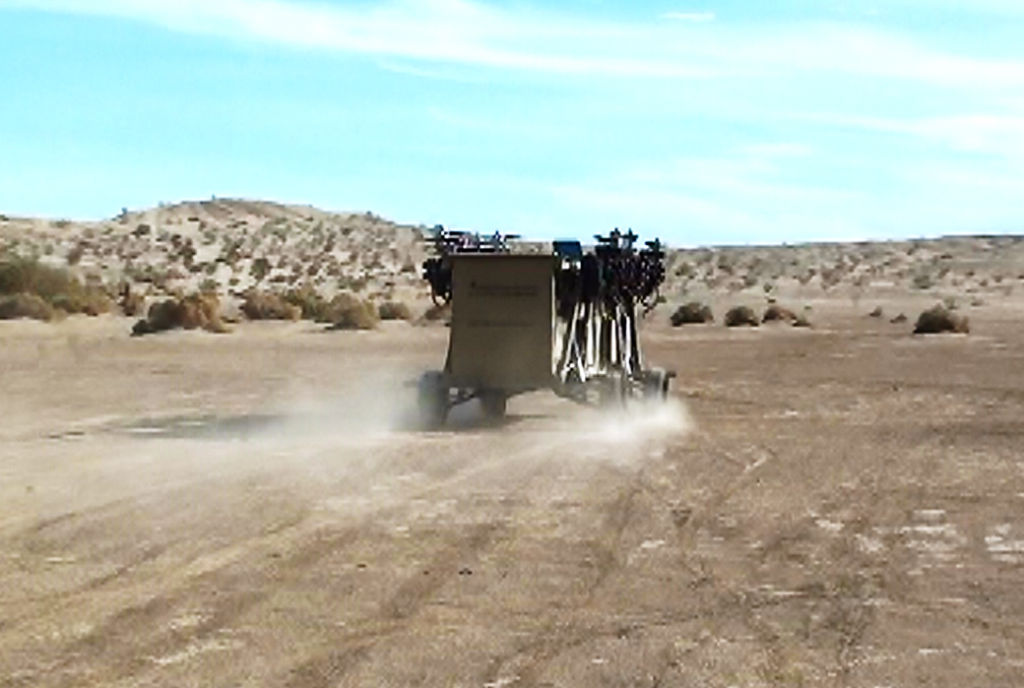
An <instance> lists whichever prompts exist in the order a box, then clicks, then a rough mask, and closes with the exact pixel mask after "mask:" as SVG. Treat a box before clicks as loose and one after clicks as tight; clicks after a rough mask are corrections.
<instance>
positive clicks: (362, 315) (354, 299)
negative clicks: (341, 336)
mask: <svg viewBox="0 0 1024 688" xmlns="http://www.w3.org/2000/svg"><path fill="white" fill-rule="evenodd" d="M328 318H329V322H330V323H331V329H334V330H372V329H373V328H375V327H376V326H377V322H378V321H379V320H380V317H379V315H378V314H377V309H376V308H375V307H374V305H373V304H372V303H370V302H369V301H364V300H362V299H360V298H359V297H358V296H355V295H353V294H348V293H345V292H342V293H341V294H338V295H337V296H335V297H334V298H333V299H331V303H330V306H329V312H328Z"/></svg>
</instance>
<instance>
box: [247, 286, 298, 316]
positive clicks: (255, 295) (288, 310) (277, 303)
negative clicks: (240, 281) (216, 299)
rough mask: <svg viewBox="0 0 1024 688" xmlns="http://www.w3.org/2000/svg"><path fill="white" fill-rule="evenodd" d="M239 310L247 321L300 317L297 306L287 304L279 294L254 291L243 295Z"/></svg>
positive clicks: (251, 290)
mask: <svg viewBox="0 0 1024 688" xmlns="http://www.w3.org/2000/svg"><path fill="white" fill-rule="evenodd" d="M241 310H242V313H244V314H245V317H247V318H248V319H249V320H298V319H299V317H300V316H301V315H302V309H301V308H300V307H299V306H296V305H294V304H291V303H288V301H286V300H285V299H284V297H283V296H281V295H280V294H275V293H273V292H266V291H257V290H255V289H250V290H249V291H247V292H246V293H245V299H244V301H243V302H242V306H241Z"/></svg>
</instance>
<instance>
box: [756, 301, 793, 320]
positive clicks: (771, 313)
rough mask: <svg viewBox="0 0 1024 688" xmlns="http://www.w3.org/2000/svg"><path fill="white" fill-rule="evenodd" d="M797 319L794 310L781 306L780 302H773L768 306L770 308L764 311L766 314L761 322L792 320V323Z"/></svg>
mask: <svg viewBox="0 0 1024 688" xmlns="http://www.w3.org/2000/svg"><path fill="white" fill-rule="evenodd" d="M796 321H797V316H796V313H794V312H793V311H791V310H789V309H788V308H783V307H782V306H780V305H778V304H775V303H773V304H771V305H770V306H768V308H767V309H766V310H765V312H764V316H763V317H762V318H761V322H766V323H768V322H791V323H795V322H796Z"/></svg>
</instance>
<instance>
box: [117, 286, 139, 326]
mask: <svg viewBox="0 0 1024 688" xmlns="http://www.w3.org/2000/svg"><path fill="white" fill-rule="evenodd" d="M117 305H118V306H119V307H120V308H121V312H122V313H124V314H125V315H127V316H128V317H129V318H134V317H137V316H139V315H142V313H143V312H144V311H145V309H146V297H145V296H143V295H142V294H140V293H139V292H137V291H132V290H131V287H129V286H128V285H125V286H124V288H123V289H122V290H121V297H120V299H118V303H117Z"/></svg>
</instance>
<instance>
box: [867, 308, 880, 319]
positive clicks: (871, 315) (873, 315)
mask: <svg viewBox="0 0 1024 688" xmlns="http://www.w3.org/2000/svg"><path fill="white" fill-rule="evenodd" d="M883 314H884V311H882V307H881V306H875V310H873V311H871V312H870V313H868V317H869V318H881V317H882V315H883Z"/></svg>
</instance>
